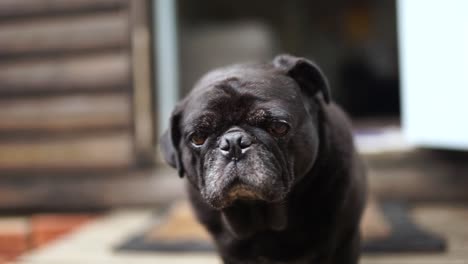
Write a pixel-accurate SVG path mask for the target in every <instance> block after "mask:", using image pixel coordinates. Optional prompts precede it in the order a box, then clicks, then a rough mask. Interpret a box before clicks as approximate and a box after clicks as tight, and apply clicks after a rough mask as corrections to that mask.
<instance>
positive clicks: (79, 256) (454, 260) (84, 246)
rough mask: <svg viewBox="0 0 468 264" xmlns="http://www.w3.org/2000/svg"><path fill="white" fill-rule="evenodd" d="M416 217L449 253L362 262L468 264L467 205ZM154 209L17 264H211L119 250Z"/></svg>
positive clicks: (116, 219) (429, 208) (93, 227)
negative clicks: (438, 236) (440, 237)
mask: <svg viewBox="0 0 468 264" xmlns="http://www.w3.org/2000/svg"><path fill="white" fill-rule="evenodd" d="M413 217H414V219H415V220H416V221H417V222H419V223H421V225H423V226H425V227H426V228H429V229H430V230H432V231H433V232H436V233H438V234H441V235H443V236H445V237H446V238H447V240H448V250H447V252H445V253H440V254H404V255H398V254H395V255H373V256H368V255H366V256H363V259H362V261H361V263H363V264H468V207H459V206H447V205H423V206H418V207H417V208H415V209H414V211H413ZM150 221H151V210H149V209H143V210H136V211H135V210H130V211H116V212H113V213H110V214H108V215H107V216H104V217H102V218H100V219H98V220H96V221H94V222H92V223H89V224H87V225H85V226H83V227H82V228H80V229H79V230H78V231H76V232H74V233H72V234H69V235H66V236H64V237H62V238H60V239H58V240H56V241H54V242H52V243H51V244H49V245H47V246H45V247H42V248H40V249H38V250H35V251H32V252H30V253H28V254H26V255H23V256H21V257H20V258H19V259H18V260H17V263H18V264H65V263H66V264H94V263H97V264H106V263H109V264H128V263H130V264H146V263H148V264H150V263H151V264H154V263H174V264H183V263H187V264H188V263H190V264H198V263H200V264H202V263H203V264H212V263H220V262H219V259H218V258H217V257H216V256H215V255H211V254H183V255H181V254H161V253H135V252H115V251H114V250H113V248H114V247H115V246H116V245H118V244H119V243H121V242H122V241H124V240H125V239H126V238H128V236H131V235H132V234H135V233H136V232H138V231H140V230H143V229H145V227H147V226H149V223H150Z"/></svg>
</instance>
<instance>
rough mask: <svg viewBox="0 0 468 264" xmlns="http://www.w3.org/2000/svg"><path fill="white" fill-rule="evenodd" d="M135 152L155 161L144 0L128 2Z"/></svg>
mask: <svg viewBox="0 0 468 264" xmlns="http://www.w3.org/2000/svg"><path fill="white" fill-rule="evenodd" d="M130 13H131V21H132V33H131V39H132V46H131V48H132V62H133V64H132V65H133V67H132V73H133V104H132V105H133V115H134V138H135V153H136V155H137V157H138V160H139V162H140V163H141V164H153V163H154V162H155V159H156V157H155V153H156V151H155V148H156V146H155V136H156V131H155V122H154V121H155V116H154V108H153V98H154V92H153V85H152V79H151V72H152V70H151V57H152V56H151V36H150V29H149V19H148V15H147V13H148V4H147V1H146V0H133V1H132V2H131V3H130Z"/></svg>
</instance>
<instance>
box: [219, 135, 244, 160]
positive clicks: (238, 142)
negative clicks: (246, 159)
mask: <svg viewBox="0 0 468 264" xmlns="http://www.w3.org/2000/svg"><path fill="white" fill-rule="evenodd" d="M251 145H252V139H251V138H250V136H249V135H247V134H245V133H243V132H239V131H236V132H229V133H226V134H225V135H224V136H223V137H222V138H221V142H220V143H219V149H220V150H221V153H223V155H224V156H226V157H228V158H230V159H239V158H240V157H241V156H242V154H243V153H244V152H245V150H246V149H247V148H248V147H250V146H251Z"/></svg>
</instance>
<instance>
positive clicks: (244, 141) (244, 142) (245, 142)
mask: <svg viewBox="0 0 468 264" xmlns="http://www.w3.org/2000/svg"><path fill="white" fill-rule="evenodd" d="M238 144H239V146H240V147H241V148H242V149H244V148H248V147H250V145H252V140H251V139H250V138H249V137H240V138H239V142H238Z"/></svg>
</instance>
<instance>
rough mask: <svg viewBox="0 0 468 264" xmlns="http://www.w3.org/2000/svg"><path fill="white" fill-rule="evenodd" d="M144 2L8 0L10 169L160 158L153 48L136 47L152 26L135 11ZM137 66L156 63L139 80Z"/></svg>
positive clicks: (2, 23)
mask: <svg viewBox="0 0 468 264" xmlns="http://www.w3.org/2000/svg"><path fill="white" fill-rule="evenodd" d="M143 3H144V1H140V0H138V1H127V0H1V1H0V178H1V177H3V176H6V175H16V174H21V175H26V176H32V175H36V174H38V175H39V174H44V173H59V174H63V175H66V174H69V173H73V174H77V173H79V172H80V171H82V172H83V173H85V172H89V171H117V170H128V169H134V168H138V165H139V164H141V163H142V162H141V161H142V160H143V163H148V162H151V155H152V152H154V151H153V144H152V140H153V138H152V133H153V127H152V120H151V118H152V116H151V115H152V113H151V102H152V101H151V86H150V83H151V80H150V77H149V70H148V69H146V68H147V67H149V66H150V64H149V62H148V60H149V58H150V56H149V54H150V53H149V46H148V44H146V45H145V46H143V47H142V46H141V44H140V48H141V49H146V55H147V56H146V57H141V56H140V58H138V59H136V58H135V57H136V56H134V51H135V50H136V47H135V43H140V42H142V41H141V40H140V41H139V40H138V39H135V38H136V37H138V34H134V32H141V31H142V30H141V29H139V28H148V25H147V24H144V23H140V24H139V26H138V28H136V25H137V23H135V20H136V19H137V18H136V17H137V15H138V14H135V12H134V11H132V10H135V9H138V10H140V12H144V11H145V9H144V8H142V7H141V6H142V5H143ZM135 6H140V7H138V8H136V7H135ZM140 20H141V19H140ZM140 35H141V34H140ZM140 38H141V37H140ZM143 43H149V38H148V37H147V36H146V38H144V39H143ZM135 64H138V66H137V67H135ZM145 67H146V68H145ZM136 69H139V71H145V70H146V72H147V74H146V75H143V76H141V74H140V77H138V87H136V86H135V80H136V78H135V70H136ZM142 91H143V92H142ZM142 93H143V96H142V95H139V98H137V99H138V101H136V99H135V98H136V97H135V94H142ZM140 102H141V103H140ZM140 104H141V105H142V106H139V105H140ZM137 106H138V107H137ZM141 116H143V118H142V117H141ZM135 120H142V121H139V128H138V129H137V128H136V124H137V123H136V122H135ZM142 122H143V124H142ZM145 122H146V123H145ZM136 131H137V132H138V133H136ZM142 131H143V132H142ZM148 135H151V136H148ZM142 137H143V139H142ZM137 142H139V143H138V144H136V143H137ZM142 148H146V149H144V150H143V151H142V150H141V149H142ZM141 153H143V154H141ZM145 155H146V156H145Z"/></svg>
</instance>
